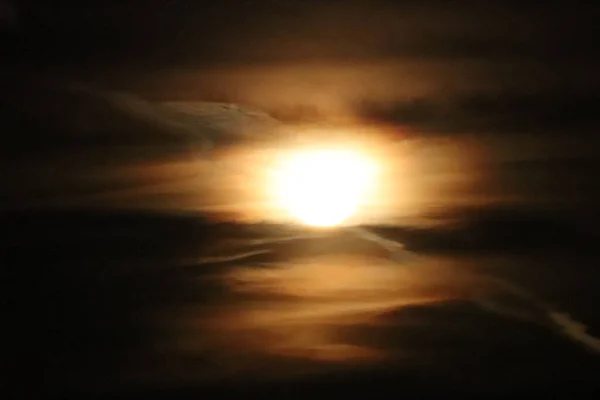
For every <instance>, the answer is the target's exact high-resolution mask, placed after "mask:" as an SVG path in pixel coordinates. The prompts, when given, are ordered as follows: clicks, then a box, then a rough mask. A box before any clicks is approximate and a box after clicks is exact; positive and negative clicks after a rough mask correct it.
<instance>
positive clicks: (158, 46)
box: [3, 0, 598, 65]
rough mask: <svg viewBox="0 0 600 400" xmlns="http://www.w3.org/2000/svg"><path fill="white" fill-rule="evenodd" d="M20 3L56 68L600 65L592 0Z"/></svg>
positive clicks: (44, 57) (21, 47)
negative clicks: (363, 62)
mask: <svg viewBox="0 0 600 400" xmlns="http://www.w3.org/2000/svg"><path fill="white" fill-rule="evenodd" d="M12 3H13V4H14V8H16V9H17V12H16V13H13V12H11V11H10V10H8V7H6V6H5V7H4V8H5V9H7V11H4V12H3V14H5V15H6V17H4V18H3V19H4V20H5V21H7V23H6V24H7V25H12V26H15V25H16V26H17V27H18V31H19V34H18V35H19V39H18V40H17V41H16V45H15V49H14V51H15V52H16V53H17V54H19V56H20V57H25V58H34V59H36V60H37V61H42V62H48V63H65V62H66V63H92V64H105V63H153V64H171V65H173V64H175V65H177V64H191V65H196V64H212V63H217V62H234V63H245V62H268V61H276V60H294V61H299V60H300V61H304V60H322V59H341V60H346V59H349V58H352V59H373V58H402V57H424V58H436V59H438V58H441V59H445V58H457V57H460V58H463V57H466V58H477V59H487V60H492V59H503V60H506V59H519V60H531V59H533V60H539V61H544V62H548V61H553V62H574V61H581V62H583V61H585V62H590V61H597V60H596V59H595V56H596V54H595V51H594V49H595V45H594V37H595V35H594V30H595V25H596V24H595V21H597V18H596V17H597V15H598V7H597V6H595V5H593V4H592V3H593V2H589V3H583V2H582V3H583V4H574V3H572V2H566V1H563V2H558V1H554V2H546V3H545V4H544V5H543V6H540V5H538V4H536V3H537V2H535V3H533V2H528V1H524V2H512V1H511V2H494V3H489V2H485V3H484V2H477V1H461V2H441V1H426V2H420V1H404V2H377V1H375V2H374V1H351V2H345V1H336V0H329V1H316V0H309V1H297V0H286V1H272V0H271V1H259V0H254V1H249V0H245V1H230V0H225V1H219V2H213V3H212V4H211V3H208V4H207V2H198V1H192V0H170V1H168V0H151V1H136V0H126V1H90V2H78V1H53V2H43V1H38V0H22V1H19V0H14V1H13V2H12ZM10 14H16V17H15V16H11V15H10ZM9 21H12V22H11V23H9ZM15 21H16V24H15Z"/></svg>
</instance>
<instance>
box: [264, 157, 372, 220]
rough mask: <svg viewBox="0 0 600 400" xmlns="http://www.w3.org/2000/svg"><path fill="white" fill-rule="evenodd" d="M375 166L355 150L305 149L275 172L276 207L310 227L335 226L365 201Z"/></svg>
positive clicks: (352, 213) (289, 158)
mask: <svg viewBox="0 0 600 400" xmlns="http://www.w3.org/2000/svg"><path fill="white" fill-rule="evenodd" d="M375 172H376V168H375V164H374V163H373V162H372V160H370V159H369V158H368V157H366V156H364V155H362V154H360V153H359V152H356V151H351V150H343V149H327V150H305V151H302V152H297V153H294V154H291V155H290V156H289V157H287V158H285V159H284V160H283V161H282V162H281V165H279V166H278V167H277V168H276V169H275V182H274V191H275V197H276V202H277V204H278V206H280V207H281V208H283V209H284V210H285V211H286V212H287V213H288V214H289V215H290V216H291V217H292V218H294V219H296V220H298V221H300V222H302V223H304V224H307V225H311V226H316V227H331V226H335V225H339V224H341V223H342V222H344V221H345V220H346V219H348V218H349V217H351V216H352V215H354V214H355V213H356V212H357V210H358V209H359V207H360V206H361V205H363V204H364V202H365V201H366V199H367V197H368V195H369V192H370V190H371V189H372V187H373V184H374V181H375V175H376V174H375Z"/></svg>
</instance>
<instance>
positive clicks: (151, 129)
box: [0, 80, 276, 152]
mask: <svg viewBox="0 0 600 400" xmlns="http://www.w3.org/2000/svg"><path fill="white" fill-rule="evenodd" d="M3 89H4V90H3V93H2V98H1V99H0V101H1V103H2V105H3V107H2V111H1V113H2V114H1V115H2V118H3V124H5V132H7V135H6V136H5V138H4V140H5V143H6V144H8V145H10V144H12V145H13V146H17V147H18V146H19V145H21V146H24V147H25V149H26V150H27V149H32V148H37V147H43V148H45V149H51V148H56V147H61V146H79V147H80V148H81V149H83V148H85V147H88V148H91V147H92V146H104V145H109V146H110V145H114V146H118V145H129V146H136V145H137V146H140V147H144V146H157V145H158V146H161V149H162V150H163V152H168V149H169V146H171V147H179V148H181V146H188V147H197V148H198V149H199V150H203V149H204V150H209V149H210V148H211V147H215V146H220V145H221V144H224V143H231V142H232V140H233V141H235V140H237V141H243V140H244V139H247V138H250V137H251V133H253V134H256V132H257V131H260V132H261V133H262V134H264V135H266V134H268V132H269V130H270V129H274V128H275V125H276V121H275V120H274V119H272V118H270V117H269V116H268V115H266V114H264V113H260V112H259V111H257V110H254V109H252V108H245V107H242V106H238V105H234V104H224V103H203V102H194V103H156V102H150V101H146V100H144V99H142V98H140V97H138V96H136V95H133V94H127V93H118V92H110V91H103V90H98V89H93V88H89V87H85V86H81V85H73V84H65V85H63V84H51V83H50V84H49V83H45V82H39V83H31V82H27V80H23V81H20V80H18V81H17V82H16V83H14V82H13V83H9V82H3ZM7 147H8V146H7ZM7 147H5V149H7ZM13 150H14V149H13Z"/></svg>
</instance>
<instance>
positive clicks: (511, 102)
mask: <svg viewBox="0 0 600 400" xmlns="http://www.w3.org/2000/svg"><path fill="white" fill-rule="evenodd" d="M598 104H600V96H599V95H598V94H597V93H596V92H594V91H592V90H591V89H587V90H585V89H583V90H581V91H575V90H572V89H571V90H560V89H559V88H554V89H549V88H548V89H545V90H539V91H536V92H527V91H519V90H518V89H515V90H505V91H503V92H502V91H500V92H498V91H488V92H474V93H464V94H461V93H443V92H440V93H439V94H438V95H434V96H430V97H421V98H413V99H410V100H407V101H391V102H388V101H378V100H373V101H371V100H365V101H362V102H359V103H358V104H357V105H356V106H355V110H356V114H357V115H358V116H359V117H360V118H362V119H364V120H367V121H371V122H382V123H394V124H398V125H401V126H406V127H409V128H413V129H417V130H420V131H425V132H431V133H432V134H436V133H441V134H443V133H448V132H500V133H506V132H512V133H514V132H538V133H540V132H542V133H544V134H549V133H550V134H551V133H562V132H564V131H565V130H570V131H573V130H576V131H577V133H582V132H593V131H594V129H595V127H596V126H597V121H596V118H595V114H594V110H595V109H596V107H597V105H598Z"/></svg>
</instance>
